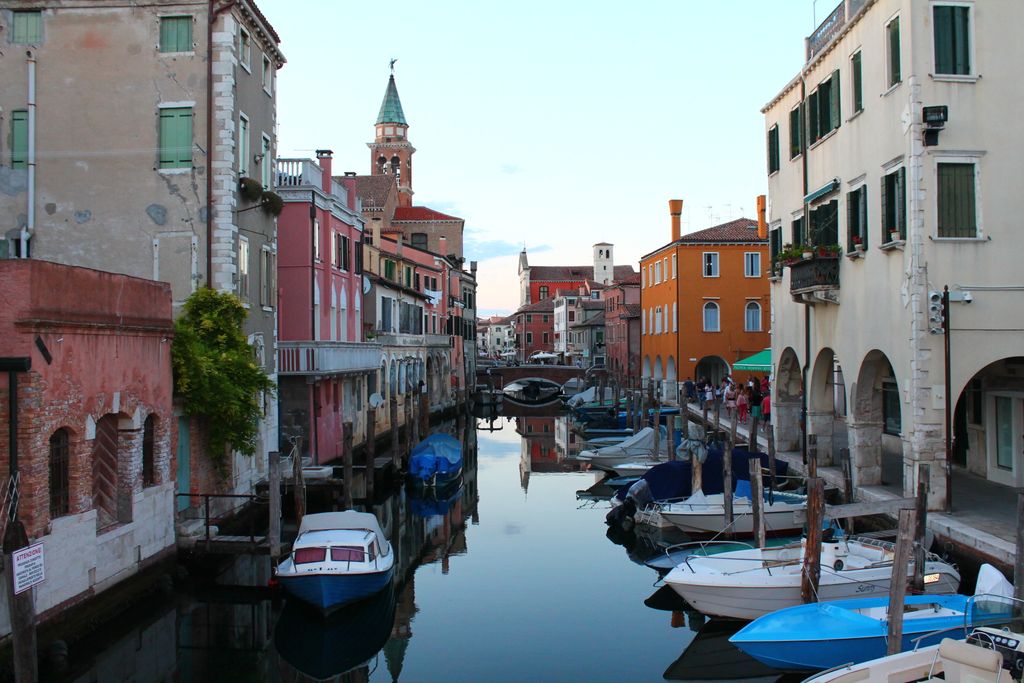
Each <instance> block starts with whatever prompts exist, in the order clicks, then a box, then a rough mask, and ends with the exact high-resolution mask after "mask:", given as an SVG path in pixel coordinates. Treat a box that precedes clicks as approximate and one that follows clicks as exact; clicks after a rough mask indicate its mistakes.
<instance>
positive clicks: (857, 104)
mask: <svg viewBox="0 0 1024 683" xmlns="http://www.w3.org/2000/svg"><path fill="white" fill-rule="evenodd" d="M850 72H851V75H852V76H853V78H851V79H850V80H852V81H853V113H855V114H856V113H857V112H859V111H864V75H863V73H862V71H861V58H860V51H857V52H855V53H854V55H853V57H851V58H850Z"/></svg>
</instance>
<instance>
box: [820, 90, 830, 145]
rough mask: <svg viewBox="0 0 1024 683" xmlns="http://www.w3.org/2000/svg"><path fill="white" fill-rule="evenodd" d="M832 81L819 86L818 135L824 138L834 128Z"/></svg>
mask: <svg viewBox="0 0 1024 683" xmlns="http://www.w3.org/2000/svg"><path fill="white" fill-rule="evenodd" d="M829 85H830V81H825V82H824V83H822V84H821V85H819V86H818V137H819V138H823V137H825V136H826V135H828V132H829V131H830V130H832V95H831V93H830V92H829Z"/></svg>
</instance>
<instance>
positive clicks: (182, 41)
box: [160, 16, 192, 52]
mask: <svg viewBox="0 0 1024 683" xmlns="http://www.w3.org/2000/svg"><path fill="white" fill-rule="evenodd" d="M160 52H192V17H191V16H184V17H160Z"/></svg>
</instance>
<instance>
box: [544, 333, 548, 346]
mask: <svg viewBox="0 0 1024 683" xmlns="http://www.w3.org/2000/svg"><path fill="white" fill-rule="evenodd" d="M544 343H545V344H547V343H548V333H547V332H545V333H544Z"/></svg>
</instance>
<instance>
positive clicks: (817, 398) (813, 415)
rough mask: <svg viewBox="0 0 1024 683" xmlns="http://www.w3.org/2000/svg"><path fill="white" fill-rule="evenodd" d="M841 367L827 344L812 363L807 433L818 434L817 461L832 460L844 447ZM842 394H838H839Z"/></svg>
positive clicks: (830, 461)
mask: <svg viewBox="0 0 1024 683" xmlns="http://www.w3.org/2000/svg"><path fill="white" fill-rule="evenodd" d="M842 378H843V370H842V366H841V365H840V363H839V359H838V358H837V357H836V354H835V352H834V351H833V350H832V349H830V348H828V347H826V348H823V349H822V350H821V351H819V352H818V356H817V358H815V359H814V365H812V366H811V374H810V378H809V380H808V384H809V385H810V393H809V394H808V395H807V398H808V400H807V433H808V434H814V435H815V436H816V437H817V446H818V464H819V465H824V466H828V465H831V464H833V461H834V460H835V456H836V455H838V452H839V449H840V448H845V447H846V438H847V436H846V421H845V419H844V418H843V417H842V416H841V415H840V408H841V409H842V411H843V412H845V406H846V395H845V388H844V387H843V379H842ZM840 394H841V395H840Z"/></svg>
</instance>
